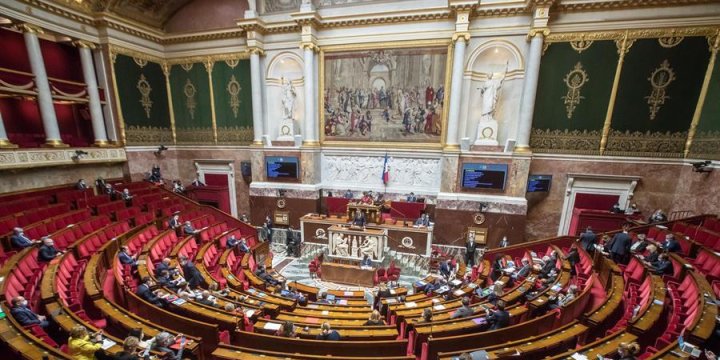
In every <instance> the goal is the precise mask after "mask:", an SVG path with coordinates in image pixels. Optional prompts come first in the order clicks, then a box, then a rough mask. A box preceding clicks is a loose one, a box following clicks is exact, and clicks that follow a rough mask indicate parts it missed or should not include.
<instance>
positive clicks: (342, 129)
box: [320, 40, 452, 147]
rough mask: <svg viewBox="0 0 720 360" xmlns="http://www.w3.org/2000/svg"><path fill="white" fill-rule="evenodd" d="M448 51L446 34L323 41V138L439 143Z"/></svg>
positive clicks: (331, 140) (359, 143)
mask: <svg viewBox="0 0 720 360" xmlns="http://www.w3.org/2000/svg"><path fill="white" fill-rule="evenodd" d="M450 54H451V53H450V43H449V41H446V40H440V41H429V42H428V41H425V42H398V43H383V44H376V45H368V44H359V45H338V46H329V47H323V50H322V52H321V54H320V57H321V62H320V67H321V68H320V74H321V79H320V94H321V95H322V96H321V99H320V114H321V121H320V126H321V129H320V133H321V134H322V136H321V141H322V142H323V144H324V145H333V144H335V145H342V146H347V145H356V146H373V147H382V146H387V145H393V146H398V145H399V146H402V145H407V146H410V147H440V146H442V145H443V143H444V137H443V135H444V133H445V126H446V121H445V119H446V117H447V105H448V89H449V78H450V76H449V72H450V64H451V62H452V61H451V59H450Z"/></svg>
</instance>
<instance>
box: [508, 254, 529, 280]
mask: <svg viewBox="0 0 720 360" xmlns="http://www.w3.org/2000/svg"><path fill="white" fill-rule="evenodd" d="M520 262H521V263H522V267H520V269H518V271H517V272H515V273H514V274H512V278H513V280H517V279H524V278H526V277H527V276H528V275H530V271H532V266H531V265H530V260H528V259H527V258H522V259H521V260H520Z"/></svg>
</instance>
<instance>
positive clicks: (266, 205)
mask: <svg viewBox="0 0 720 360" xmlns="http://www.w3.org/2000/svg"><path fill="white" fill-rule="evenodd" d="M278 199H279V197H277V196H251V197H250V205H251V209H250V221H251V223H253V224H258V225H260V224H262V223H263V222H264V221H265V217H266V216H270V217H272V216H273V214H274V213H275V210H280V211H288V212H289V215H290V224H291V225H292V226H293V227H294V228H295V229H299V228H300V218H301V217H302V216H304V215H306V214H309V213H317V212H318V211H319V209H320V200H318V199H295V198H289V197H285V198H284V199H285V204H286V206H285V208H284V209H280V208H278V206H277V201H278Z"/></svg>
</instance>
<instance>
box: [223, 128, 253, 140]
mask: <svg viewBox="0 0 720 360" xmlns="http://www.w3.org/2000/svg"><path fill="white" fill-rule="evenodd" d="M217 130H218V141H217V143H218V144H225V145H227V144H237V145H249V144H251V143H252V142H253V128H252V127H250V126H229V127H218V129H217Z"/></svg>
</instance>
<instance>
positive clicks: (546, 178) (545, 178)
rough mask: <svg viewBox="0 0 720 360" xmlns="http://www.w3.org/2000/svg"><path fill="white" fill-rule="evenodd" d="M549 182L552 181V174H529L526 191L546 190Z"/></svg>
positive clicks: (548, 188) (548, 187) (548, 189)
mask: <svg viewBox="0 0 720 360" xmlns="http://www.w3.org/2000/svg"><path fill="white" fill-rule="evenodd" d="M550 183H552V175H530V176H528V186H527V192H548V191H550Z"/></svg>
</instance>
